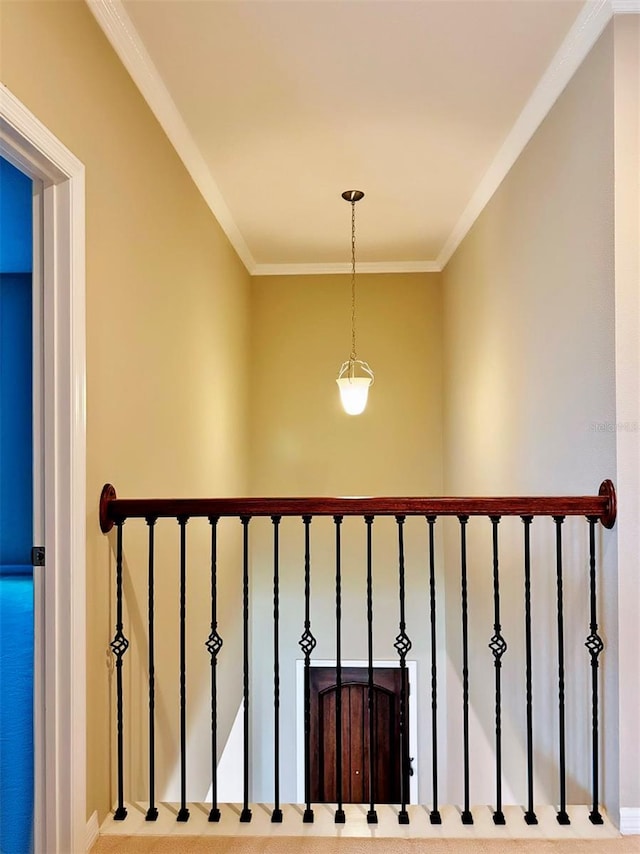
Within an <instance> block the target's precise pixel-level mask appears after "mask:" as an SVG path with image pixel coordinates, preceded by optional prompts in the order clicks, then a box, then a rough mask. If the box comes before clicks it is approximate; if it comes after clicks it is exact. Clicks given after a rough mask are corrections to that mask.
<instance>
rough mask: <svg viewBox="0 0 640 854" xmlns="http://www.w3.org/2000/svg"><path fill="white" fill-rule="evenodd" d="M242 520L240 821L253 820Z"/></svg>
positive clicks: (246, 581) (246, 525) (245, 521)
mask: <svg viewBox="0 0 640 854" xmlns="http://www.w3.org/2000/svg"><path fill="white" fill-rule="evenodd" d="M240 521H241V522H242V702H243V707H244V726H243V775H242V779H243V804H242V812H241V813H240V821H242V822H249V821H251V810H250V809H249V723H250V722H249V522H250V521H251V516H241V517H240Z"/></svg>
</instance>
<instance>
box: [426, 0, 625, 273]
mask: <svg viewBox="0 0 640 854" xmlns="http://www.w3.org/2000/svg"><path fill="white" fill-rule="evenodd" d="M614 2H616V3H618V2H628V0H614ZM633 2H636V0H633ZM612 16H613V5H612V2H611V0H587V2H586V3H585V4H584V6H583V7H582V10H581V12H580V14H579V15H578V17H577V18H576V20H575V22H574V24H573V26H572V27H571V29H570V30H569V32H568V33H567V36H566V37H565V39H564V41H563V42H562V44H561V45H560V48H559V50H558V52H557V53H556V55H555V56H554V58H553V59H552V60H551V63H550V64H549V66H548V68H547V70H546V71H545V73H544V74H543V75H542V77H541V78H540V82H539V83H538V85H537V86H536V88H535V89H534V91H533V93H532V95H531V97H530V98H529V100H528V102H527V103H526V105H525V107H524V109H523V110H522V112H521V113H520V115H519V116H518V118H517V119H516V122H515V124H514V125H513V127H512V129H511V131H510V133H509V134H508V136H507V138H506V139H505V141H504V143H503V144H502V146H501V147H500V150H499V151H498V153H497V155H496V156H495V158H494V160H493V162H492V163H491V165H490V166H489V168H488V170H487V171H486V173H485V175H484V177H483V179H482V180H481V181H480V184H479V185H478V187H477V189H476V191H475V193H474V194H473V196H472V197H471V199H470V201H469V204H468V205H467V207H466V208H465V210H464V211H463V213H462V216H461V217H460V219H459V220H458V222H457V224H456V226H455V227H454V229H453V231H452V232H451V234H450V235H449V237H448V239H447V241H446V243H445V244H444V246H443V247H442V250H441V252H440V254H439V255H438V258H437V263H438V264H439V266H440V268H441V269H444V267H445V266H446V265H447V263H448V262H449V259H450V258H451V256H452V255H453V253H454V252H455V251H456V249H457V248H458V246H459V245H460V243H461V242H462V241H463V240H464V238H465V237H466V235H467V234H468V232H469V231H470V229H471V227H472V225H473V224H474V222H475V221H476V219H477V218H478V217H479V216H480V214H481V213H482V211H483V209H484V208H485V206H486V205H487V204H488V202H489V201H490V199H491V197H492V196H493V194H494V193H495V192H496V190H497V189H498V187H499V186H500V184H501V183H502V181H503V180H504V178H505V177H506V175H507V173H508V172H509V170H510V169H511V167H512V166H513V164H514V163H515V162H516V160H517V159H518V157H519V156H520V154H521V153H522V151H523V150H524V147H525V146H526V145H527V143H528V142H529V140H530V139H531V137H532V136H533V134H534V133H535V132H536V130H537V129H538V128H539V127H540V125H541V124H542V122H543V120H544V118H545V117H546V115H547V114H548V112H549V111H550V110H551V108H552V107H553V105H554V104H555V102H556V101H557V100H558V97H559V96H560V94H561V93H562V92H563V90H564V89H565V87H566V85H567V84H568V83H569V81H570V80H571V78H572V77H573V75H574V74H575V72H576V71H577V70H578V67H579V66H580V64H581V63H582V61H583V60H584V59H585V57H586V56H587V54H588V53H589V51H590V50H591V48H592V47H593V45H594V44H595V43H596V41H597V40H598V38H599V36H600V35H601V33H602V31H603V30H604V28H605V27H606V26H607V24H608V23H609V21H610V20H611V18H612Z"/></svg>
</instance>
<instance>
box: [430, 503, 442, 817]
mask: <svg viewBox="0 0 640 854" xmlns="http://www.w3.org/2000/svg"><path fill="white" fill-rule="evenodd" d="M427 524H428V526H429V623H430V626H431V762H432V766H431V768H432V781H433V808H432V810H431V812H430V814H429V820H430V822H431V824H442V817H441V815H440V811H439V810H438V660H437V642H436V557H435V531H434V529H435V524H436V517H435V516H427Z"/></svg>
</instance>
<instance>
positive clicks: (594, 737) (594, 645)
mask: <svg viewBox="0 0 640 854" xmlns="http://www.w3.org/2000/svg"><path fill="white" fill-rule="evenodd" d="M588 522H589V606H590V607H589V611H590V623H589V636H588V637H587V640H586V642H585V646H586V648H587V649H588V651H589V655H590V656H591V751H592V761H593V807H592V809H591V812H590V813H589V821H590V822H591V823H592V824H602V823H603V818H602V815H601V814H600V810H599V808H598V778H599V767H598V765H599V753H598V656H599V655H600V653H601V652H602V650H603V649H604V643H603V642H602V638H601V637H600V635H599V634H598V606H597V600H596V525H597V524H598V517H597V516H589V517H588Z"/></svg>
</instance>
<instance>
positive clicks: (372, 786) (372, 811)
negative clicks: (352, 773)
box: [364, 516, 378, 824]
mask: <svg viewBox="0 0 640 854" xmlns="http://www.w3.org/2000/svg"><path fill="white" fill-rule="evenodd" d="M364 521H365V524H366V526H367V651H368V653H367V654H368V662H367V665H368V678H367V709H368V712H369V810H368V811H367V824H377V823H378V813H377V812H376V808H375V797H376V763H375V743H374V738H375V732H374V721H375V709H374V703H375V694H374V688H373V572H372V568H373V550H372V530H371V526H372V525H373V516H365V517H364Z"/></svg>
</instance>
